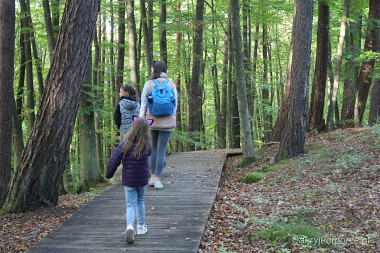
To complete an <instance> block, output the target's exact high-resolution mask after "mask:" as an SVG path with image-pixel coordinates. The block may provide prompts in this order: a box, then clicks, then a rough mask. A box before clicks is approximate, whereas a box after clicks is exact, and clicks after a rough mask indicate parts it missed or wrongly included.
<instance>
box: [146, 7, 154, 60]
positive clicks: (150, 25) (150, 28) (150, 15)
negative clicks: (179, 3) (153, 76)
mask: <svg viewBox="0 0 380 253" xmlns="http://www.w3.org/2000/svg"><path fill="white" fill-rule="evenodd" d="M153 2H154V0H147V3H148V31H149V53H150V59H152V61H153Z"/></svg>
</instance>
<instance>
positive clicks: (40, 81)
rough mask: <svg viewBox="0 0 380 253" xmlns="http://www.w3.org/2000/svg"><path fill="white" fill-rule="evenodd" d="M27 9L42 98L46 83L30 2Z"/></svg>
mask: <svg viewBox="0 0 380 253" xmlns="http://www.w3.org/2000/svg"><path fill="white" fill-rule="evenodd" d="M26 8H27V12H28V27H29V28H30V31H31V32H30V40H31V42H32V43H31V45H32V49H33V50H32V52H33V58H34V64H35V65H36V70H37V80H38V91H39V93H40V95H41V97H42V93H43V92H44V81H43V79H42V66H41V60H40V58H39V57H38V52H37V45H36V40H35V38H34V28H33V22H32V15H31V12H30V0H27V1H26Z"/></svg>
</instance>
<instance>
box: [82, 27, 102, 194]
mask: <svg viewBox="0 0 380 253" xmlns="http://www.w3.org/2000/svg"><path fill="white" fill-rule="evenodd" d="M94 37H96V34H95V36H94ZM91 72H92V65H91V56H90V57H89V58H88V66H87V71H86V76H85V79H84V82H83V91H82V95H81V97H80V104H79V108H80V110H79V113H78V126H79V147H80V148H79V150H80V153H79V156H80V174H79V185H78V190H77V192H78V193H80V192H84V191H89V190H90V188H94V187H95V186H96V182H97V181H98V179H99V178H100V177H101V176H100V172H99V170H98V167H97V155H96V138H95V122H94V105H93V100H92V98H91V94H92V87H91Z"/></svg>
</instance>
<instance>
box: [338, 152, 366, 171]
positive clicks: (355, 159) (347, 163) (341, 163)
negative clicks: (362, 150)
mask: <svg viewBox="0 0 380 253" xmlns="http://www.w3.org/2000/svg"><path fill="white" fill-rule="evenodd" d="M361 162H362V158H361V156H359V155H349V154H343V155H341V156H339V158H338V160H337V161H336V163H335V165H336V166H338V167H341V168H342V167H343V168H345V169H346V168H349V167H351V166H355V165H358V164H360V163H361Z"/></svg>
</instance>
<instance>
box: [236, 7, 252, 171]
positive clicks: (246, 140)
mask: <svg viewBox="0 0 380 253" xmlns="http://www.w3.org/2000/svg"><path fill="white" fill-rule="evenodd" d="M230 8H231V10H230V13H231V30H232V39H233V41H234V43H233V44H234V55H235V71H236V75H235V76H236V86H237V95H238V107H239V119H240V140H241V144H242V150H243V159H244V161H243V164H247V163H248V164H250V163H251V162H252V161H254V160H255V155H254V152H253V142H252V132H251V131H252V129H251V122H250V118H249V112H248V101H247V90H246V79H245V73H244V65H243V53H242V38H241V33H240V20H239V1H238V0H230Z"/></svg>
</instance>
